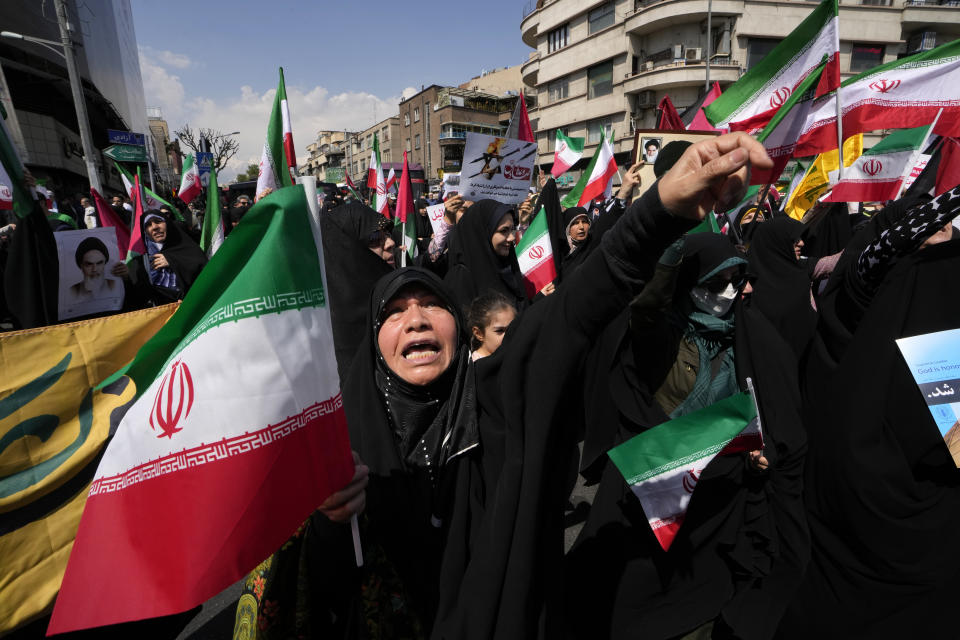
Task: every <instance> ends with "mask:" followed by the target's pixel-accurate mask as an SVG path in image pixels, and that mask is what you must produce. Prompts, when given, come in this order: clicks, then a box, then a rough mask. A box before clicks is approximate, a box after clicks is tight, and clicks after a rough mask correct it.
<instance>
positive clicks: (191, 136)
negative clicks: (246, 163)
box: [173, 124, 240, 174]
mask: <svg viewBox="0 0 960 640" xmlns="http://www.w3.org/2000/svg"><path fill="white" fill-rule="evenodd" d="M173 133H174V134H176V136H177V137H178V138H179V139H180V142H182V143H183V144H184V145H185V146H187V147H189V148H190V149H192V150H193V152H194V153H199V152H200V141H201V140H203V139H204V138H206V140H207V141H208V142H209V143H210V151H211V152H212V153H213V167H214V168H215V169H216V170H217V173H218V174H219V173H220V172H221V171H222V170H223V169H224V167H226V166H227V163H228V162H229V161H230V158H232V157H233V156H235V155H236V154H237V150H239V149H240V143H239V142H237V141H236V140H235V139H234V138H233V137H232V136H225V135H223V134H222V133H221V132H220V130H219V129H206V128H201V129H199V130H197V131H194V130H193V129H191V128H190V125H189V124H185V125H183V127H182V128H181V129H179V130H177V131H174V132H173Z"/></svg>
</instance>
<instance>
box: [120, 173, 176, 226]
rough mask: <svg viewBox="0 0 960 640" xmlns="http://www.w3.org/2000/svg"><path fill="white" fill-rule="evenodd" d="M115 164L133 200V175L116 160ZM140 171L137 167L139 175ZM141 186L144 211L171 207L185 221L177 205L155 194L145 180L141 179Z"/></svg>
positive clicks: (171, 210) (174, 213)
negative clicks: (145, 184)
mask: <svg viewBox="0 0 960 640" xmlns="http://www.w3.org/2000/svg"><path fill="white" fill-rule="evenodd" d="M113 166H115V167H116V168H117V171H119V172H120V179H121V180H123V187H124V189H126V191H127V195H128V196H129V197H130V200H131V201H132V200H133V199H134V195H133V175H132V174H131V173H130V172H129V171H127V170H126V169H124V168H123V167H121V166H120V165H119V164H117V163H116V162H114V163H113ZM139 171H140V170H139V168H138V169H137V174H138V175H139ZM140 188H141V191H140V197H141V199H142V200H143V210H144V211H149V210H150V209H159V208H160V207H166V208H167V209H170V212H171V213H173V215H174V217H176V219H177V220H179V221H180V222H183V221H184V220H183V215H182V214H181V213H180V209H177V208H176V207H175V206H173V205H172V204H170V203H169V202H167V201H166V200H164V199H163V198H161V197H160V196H158V195H157V194H155V193H154V192H153V191H150V189H147V188H146V186H144V184H143V180H140Z"/></svg>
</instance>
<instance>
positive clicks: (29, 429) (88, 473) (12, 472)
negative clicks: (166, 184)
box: [0, 304, 178, 635]
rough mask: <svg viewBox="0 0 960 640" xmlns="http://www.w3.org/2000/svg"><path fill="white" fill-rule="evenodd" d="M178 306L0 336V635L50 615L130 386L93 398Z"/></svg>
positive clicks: (108, 389) (123, 379)
mask: <svg viewBox="0 0 960 640" xmlns="http://www.w3.org/2000/svg"><path fill="white" fill-rule="evenodd" d="M177 306H178V305H176V304H170V305H165V306H163V307H156V308H153V309H146V310H143V311H134V312H132V313H124V314H119V315H114V316H109V317H105V318H97V319H94V320H86V321H83V322H74V323H70V324H62V325H55V326H51V327H42V328H39V329H29V330H26V331H17V332H13V333H6V334H0V371H3V377H2V379H0V558H2V559H3V560H2V562H0V635H3V634H4V633H6V632H9V631H11V630H12V629H15V628H17V627H19V626H21V625H23V624H26V623H28V622H30V621H32V620H34V619H36V618H38V617H40V616H42V615H44V614H46V613H49V611H50V610H51V608H52V606H53V601H54V599H55V598H56V596H57V592H58V591H59V589H60V582H61V581H62V579H63V572H64V570H65V569H66V567H67V558H68V557H69V556H70V550H71V549H72V548H73V538H74V536H75V535H76V533H77V527H78V526H79V524H80V515H81V514H82V512H83V506H84V503H85V502H86V499H87V490H88V488H89V486H90V480H91V479H92V478H93V474H94V472H95V471H96V468H97V463H98V462H99V460H100V455H101V453H102V452H103V447H104V444H105V443H106V441H107V438H108V437H109V435H110V433H111V425H112V426H113V428H116V425H117V424H119V422H120V418H121V417H122V414H123V411H116V410H117V409H121V408H125V406H126V405H127V404H129V403H130V402H132V401H133V397H134V385H133V383H132V382H131V381H130V380H129V379H128V378H126V377H121V378H120V379H119V380H117V381H116V382H115V383H113V384H110V385H107V386H105V387H104V388H103V389H94V387H96V386H97V385H98V384H99V383H100V382H101V381H103V380H104V379H106V378H107V376H109V375H110V374H112V373H113V372H115V371H117V370H118V369H120V368H121V367H122V366H124V365H125V364H127V363H128V362H129V361H130V360H131V359H133V357H134V355H136V353H137V351H138V350H139V349H140V347H141V346H143V344H144V343H145V342H146V341H147V340H148V339H149V338H151V337H152V336H153V334H154V333H156V332H157V330H158V329H159V328H160V327H162V326H163V324H164V323H165V322H166V321H167V320H168V319H169V318H170V316H172V315H173V313H174V311H176V309H177Z"/></svg>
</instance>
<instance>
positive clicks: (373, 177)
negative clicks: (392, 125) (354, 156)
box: [367, 132, 390, 218]
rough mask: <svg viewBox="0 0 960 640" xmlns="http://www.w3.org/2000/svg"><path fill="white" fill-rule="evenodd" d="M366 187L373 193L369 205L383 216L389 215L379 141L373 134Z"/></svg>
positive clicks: (387, 216)
mask: <svg viewBox="0 0 960 640" xmlns="http://www.w3.org/2000/svg"><path fill="white" fill-rule="evenodd" d="M367 188H368V189H371V190H372V191H373V193H374V196H373V202H372V203H371V204H370V207H371V208H372V209H373V210H374V211H376V212H377V213H379V214H381V215H382V216H383V217H385V218H389V217H390V206H389V203H388V202H387V182H386V180H384V178H383V165H382V164H380V141H379V140H378V139H377V134H376V132H374V134H373V149H371V150H370V166H369V167H367Z"/></svg>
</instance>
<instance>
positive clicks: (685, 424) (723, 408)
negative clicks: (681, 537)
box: [607, 391, 763, 551]
mask: <svg viewBox="0 0 960 640" xmlns="http://www.w3.org/2000/svg"><path fill="white" fill-rule="evenodd" d="M762 447H763V439H762V438H761V435H760V422H759V420H758V418H757V407H756V403H755V401H754V399H753V397H752V396H751V394H750V393H749V392H747V391H744V392H743V393H738V394H736V395H733V396H731V397H729V398H726V399H725V400H721V401H720V402H718V403H716V404H714V405H711V406H709V407H706V408H705V409H700V410H699V411H694V412H693V413H688V414H687V415H685V416H681V417H679V418H675V419H673V420H671V421H670V422H665V423H663V424H661V425H658V426H656V427H653V428H652V429H649V430H648V431H644V432H643V433H640V434H638V435H636V436H634V437H633V438H631V439H630V440H627V441H626V442H624V443H623V444H621V445H618V446H617V447H615V448H613V449H611V450H610V451H609V453H608V454H607V455H609V456H610V459H611V460H613V463H614V464H615V465H616V466H617V469H619V471H620V473H621V474H623V477H624V478H625V479H626V481H627V484H629V485H630V488H631V489H632V490H633V493H634V495H636V496H637V499H639V500H640V504H641V505H642V506H643V512H644V513H645V514H646V516H647V521H648V522H649V523H650V528H651V529H653V533H654V535H655V536H656V537H657V540H658V541H659V542H660V546H661V547H663V549H664V551H666V550H667V549H669V548H670V545H671V544H672V543H673V540H674V538H676V536H677V531H678V530H679V529H680V525H682V524H683V519H684V516H685V515H686V513H687V506H688V505H689V504H690V498H691V496H692V495H693V492H694V489H696V486H697V482H698V481H699V479H700V475H701V474H702V473H703V470H704V469H705V468H706V467H707V465H708V464H710V461H711V460H713V459H714V458H715V457H716V456H718V455H727V454H732V453H739V452H742V451H755V450H758V449H761V448H762Z"/></svg>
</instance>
